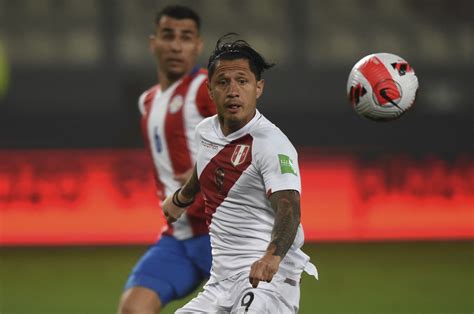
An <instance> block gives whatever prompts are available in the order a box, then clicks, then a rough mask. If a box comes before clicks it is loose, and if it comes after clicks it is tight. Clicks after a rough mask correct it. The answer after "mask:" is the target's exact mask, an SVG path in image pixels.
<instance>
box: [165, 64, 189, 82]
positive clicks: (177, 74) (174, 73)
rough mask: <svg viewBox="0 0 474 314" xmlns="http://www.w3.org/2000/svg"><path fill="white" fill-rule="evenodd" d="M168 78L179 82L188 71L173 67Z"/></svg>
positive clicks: (168, 70) (169, 70)
mask: <svg viewBox="0 0 474 314" xmlns="http://www.w3.org/2000/svg"><path fill="white" fill-rule="evenodd" d="M167 73H168V75H167V76H168V78H169V79H171V80H173V81H174V80H179V79H180V78H181V77H183V76H184V75H185V74H186V69H185V68H184V67H181V66H172V67H168V69H167Z"/></svg>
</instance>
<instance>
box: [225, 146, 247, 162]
mask: <svg viewBox="0 0 474 314" xmlns="http://www.w3.org/2000/svg"><path fill="white" fill-rule="evenodd" d="M249 151H250V145H243V144H239V145H237V146H235V149H234V153H233V154H232V157H231V158H230V162H231V163H232V165H233V166H234V167H237V166H238V165H240V164H242V163H243V162H244V161H245V159H246V158H247V154H248V152H249Z"/></svg>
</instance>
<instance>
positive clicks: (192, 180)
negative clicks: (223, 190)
mask: <svg viewBox="0 0 474 314" xmlns="http://www.w3.org/2000/svg"><path fill="white" fill-rule="evenodd" d="M200 189H201V187H200V185H199V179H198V176H197V170H196V166H194V169H193V173H192V175H191V177H189V179H188V180H187V181H186V183H185V184H184V185H183V187H182V188H181V190H180V192H179V194H178V197H179V200H180V201H182V202H184V203H188V202H190V201H192V200H194V197H195V195H196V194H197V193H198V192H199V191H200Z"/></svg>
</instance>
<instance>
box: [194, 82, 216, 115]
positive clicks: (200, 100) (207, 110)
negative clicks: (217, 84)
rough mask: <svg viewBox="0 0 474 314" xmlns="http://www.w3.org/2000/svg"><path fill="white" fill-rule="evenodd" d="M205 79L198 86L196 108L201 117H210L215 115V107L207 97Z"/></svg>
mask: <svg viewBox="0 0 474 314" xmlns="http://www.w3.org/2000/svg"><path fill="white" fill-rule="evenodd" d="M206 82H207V79H206V80H204V81H203V82H202V83H201V85H200V86H199V89H198V92H197V95H196V106H197V109H198V111H199V113H200V114H201V116H203V117H210V116H213V115H215V114H216V105H215V104H214V102H213V101H212V99H211V97H210V96H209V92H208V91H207V83H206Z"/></svg>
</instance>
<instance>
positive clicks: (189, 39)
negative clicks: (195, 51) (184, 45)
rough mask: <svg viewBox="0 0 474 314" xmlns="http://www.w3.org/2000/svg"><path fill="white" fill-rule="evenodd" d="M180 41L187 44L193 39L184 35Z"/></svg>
mask: <svg viewBox="0 0 474 314" xmlns="http://www.w3.org/2000/svg"><path fill="white" fill-rule="evenodd" d="M181 40H182V41H186V42H189V41H191V40H193V37H192V36H191V35H185V36H182V37H181Z"/></svg>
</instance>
